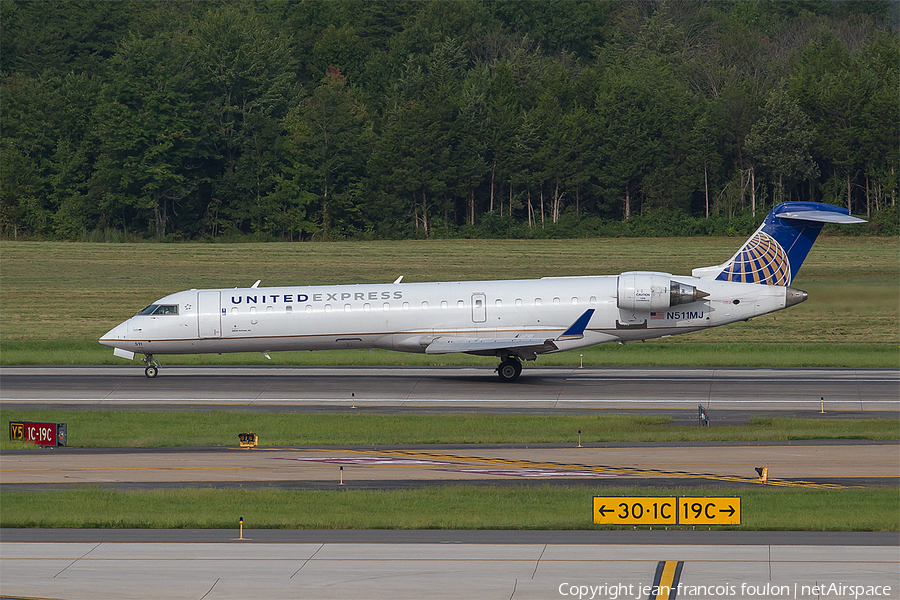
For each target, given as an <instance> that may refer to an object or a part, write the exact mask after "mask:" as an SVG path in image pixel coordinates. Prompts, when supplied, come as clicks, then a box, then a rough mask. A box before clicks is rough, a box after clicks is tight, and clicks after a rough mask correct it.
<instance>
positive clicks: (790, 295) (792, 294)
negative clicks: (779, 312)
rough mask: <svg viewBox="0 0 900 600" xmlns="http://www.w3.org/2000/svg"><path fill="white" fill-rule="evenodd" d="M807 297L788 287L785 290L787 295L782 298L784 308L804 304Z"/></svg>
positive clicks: (801, 292)
mask: <svg viewBox="0 0 900 600" xmlns="http://www.w3.org/2000/svg"><path fill="white" fill-rule="evenodd" d="M808 297H809V294H807V293H806V292H804V291H803V290H797V289H794V288H792V287H789V288H788V289H787V293H786V294H785V296H784V307H785V308H787V307H789V306H794V305H795V304H800V303H801V302H806V299H807V298H808Z"/></svg>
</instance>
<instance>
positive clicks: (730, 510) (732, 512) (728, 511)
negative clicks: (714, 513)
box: [719, 506, 734, 517]
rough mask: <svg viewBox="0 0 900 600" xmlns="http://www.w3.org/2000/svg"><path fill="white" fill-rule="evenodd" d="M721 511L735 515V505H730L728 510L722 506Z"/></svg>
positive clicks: (730, 515) (731, 515)
mask: <svg viewBox="0 0 900 600" xmlns="http://www.w3.org/2000/svg"><path fill="white" fill-rule="evenodd" d="M719 512H720V513H722V512H727V513H728V516H729V517H733V516H734V507H733V506H729V507H728V510H725V509H724V508H720V509H719Z"/></svg>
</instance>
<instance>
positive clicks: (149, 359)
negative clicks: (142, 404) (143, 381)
mask: <svg viewBox="0 0 900 600" xmlns="http://www.w3.org/2000/svg"><path fill="white" fill-rule="evenodd" d="M141 361H142V362H145V363H147V368H146V369H144V375H146V376H147V377H148V378H149V379H153V378H154V377H156V376H157V375H159V361H158V360H156V359H155V358H153V355H152V354H146V355H144V358H142V359H141Z"/></svg>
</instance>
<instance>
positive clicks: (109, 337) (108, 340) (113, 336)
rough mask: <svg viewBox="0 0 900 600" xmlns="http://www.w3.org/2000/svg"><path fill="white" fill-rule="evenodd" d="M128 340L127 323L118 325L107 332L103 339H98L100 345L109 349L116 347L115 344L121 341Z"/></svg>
mask: <svg viewBox="0 0 900 600" xmlns="http://www.w3.org/2000/svg"><path fill="white" fill-rule="evenodd" d="M127 339H128V321H125V322H124V323H119V324H118V325H116V326H115V327H113V328H112V329H110V330H109V331H107V332H106V333H105V334H104V335H103V337H101V338H100V343H101V344H103V345H104V346H109V347H110V348H115V347H116V342H119V341H121V340H127Z"/></svg>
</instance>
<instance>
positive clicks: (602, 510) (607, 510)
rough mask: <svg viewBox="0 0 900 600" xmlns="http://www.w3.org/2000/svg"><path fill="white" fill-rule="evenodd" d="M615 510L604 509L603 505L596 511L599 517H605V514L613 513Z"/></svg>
mask: <svg viewBox="0 0 900 600" xmlns="http://www.w3.org/2000/svg"><path fill="white" fill-rule="evenodd" d="M615 510H616V509H614V508H606V505H605V504H604V505H603V506H601V507H600V508H598V509H597V512H598V513H600V516H601V517H605V516H606V513H608V512H615Z"/></svg>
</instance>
